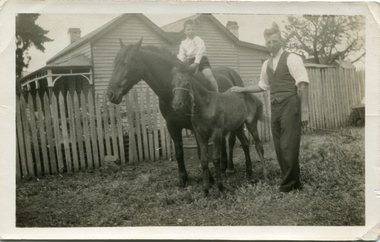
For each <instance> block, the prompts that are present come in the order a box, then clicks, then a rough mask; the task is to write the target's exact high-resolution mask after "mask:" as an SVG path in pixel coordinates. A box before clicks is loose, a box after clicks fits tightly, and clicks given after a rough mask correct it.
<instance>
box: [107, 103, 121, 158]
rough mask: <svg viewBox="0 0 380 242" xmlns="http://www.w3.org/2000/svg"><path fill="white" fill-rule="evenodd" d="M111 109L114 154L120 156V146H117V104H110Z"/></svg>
mask: <svg viewBox="0 0 380 242" xmlns="http://www.w3.org/2000/svg"><path fill="white" fill-rule="evenodd" d="M108 107H109V110H110V119H111V138H112V151H113V155H114V156H117V157H119V158H120V156H119V151H118V146H117V133H116V124H115V104H112V103H110V104H109V106H108Z"/></svg>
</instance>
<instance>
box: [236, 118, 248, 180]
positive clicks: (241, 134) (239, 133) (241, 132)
mask: <svg viewBox="0 0 380 242" xmlns="http://www.w3.org/2000/svg"><path fill="white" fill-rule="evenodd" d="M243 128H244V125H242V126H240V127H239V128H238V129H237V130H236V136H237V137H238V139H239V140H240V143H241V146H242V148H243V151H244V155H245V172H246V177H247V180H248V181H250V180H251V178H252V160H251V155H250V153H249V142H248V139H247V137H246V136H245V134H244V129H243Z"/></svg>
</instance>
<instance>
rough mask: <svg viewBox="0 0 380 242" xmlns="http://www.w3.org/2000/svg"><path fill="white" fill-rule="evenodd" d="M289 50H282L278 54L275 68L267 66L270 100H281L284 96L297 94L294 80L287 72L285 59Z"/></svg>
mask: <svg viewBox="0 0 380 242" xmlns="http://www.w3.org/2000/svg"><path fill="white" fill-rule="evenodd" d="M289 54H290V53H289V52H286V51H284V52H283V53H282V55H281V56H280V59H279V61H278V64H277V68H276V70H275V71H274V72H273V70H272V69H270V68H269V65H268V67H267V75H268V81H269V85H270V95H271V101H272V102H273V101H274V100H276V101H277V102H281V101H283V100H284V99H285V98H287V97H290V96H293V95H296V94H297V86H296V81H295V80H294V78H293V77H292V75H291V74H290V72H289V68H288V65H287V59H288V56H289Z"/></svg>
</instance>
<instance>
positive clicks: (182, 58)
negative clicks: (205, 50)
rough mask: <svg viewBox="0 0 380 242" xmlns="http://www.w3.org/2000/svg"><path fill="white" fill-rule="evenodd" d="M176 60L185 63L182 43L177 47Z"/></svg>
mask: <svg viewBox="0 0 380 242" xmlns="http://www.w3.org/2000/svg"><path fill="white" fill-rule="evenodd" d="M177 58H178V59H180V60H181V61H185V59H186V57H185V49H184V48H183V42H181V45H180V46H179V53H178V55H177Z"/></svg>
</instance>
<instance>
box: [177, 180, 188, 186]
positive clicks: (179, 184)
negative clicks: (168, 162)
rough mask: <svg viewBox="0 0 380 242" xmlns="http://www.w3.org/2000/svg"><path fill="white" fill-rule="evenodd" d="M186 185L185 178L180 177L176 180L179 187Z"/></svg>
mask: <svg viewBox="0 0 380 242" xmlns="http://www.w3.org/2000/svg"><path fill="white" fill-rule="evenodd" d="M186 185H187V179H180V180H179V182H178V186H179V187H186Z"/></svg>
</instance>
